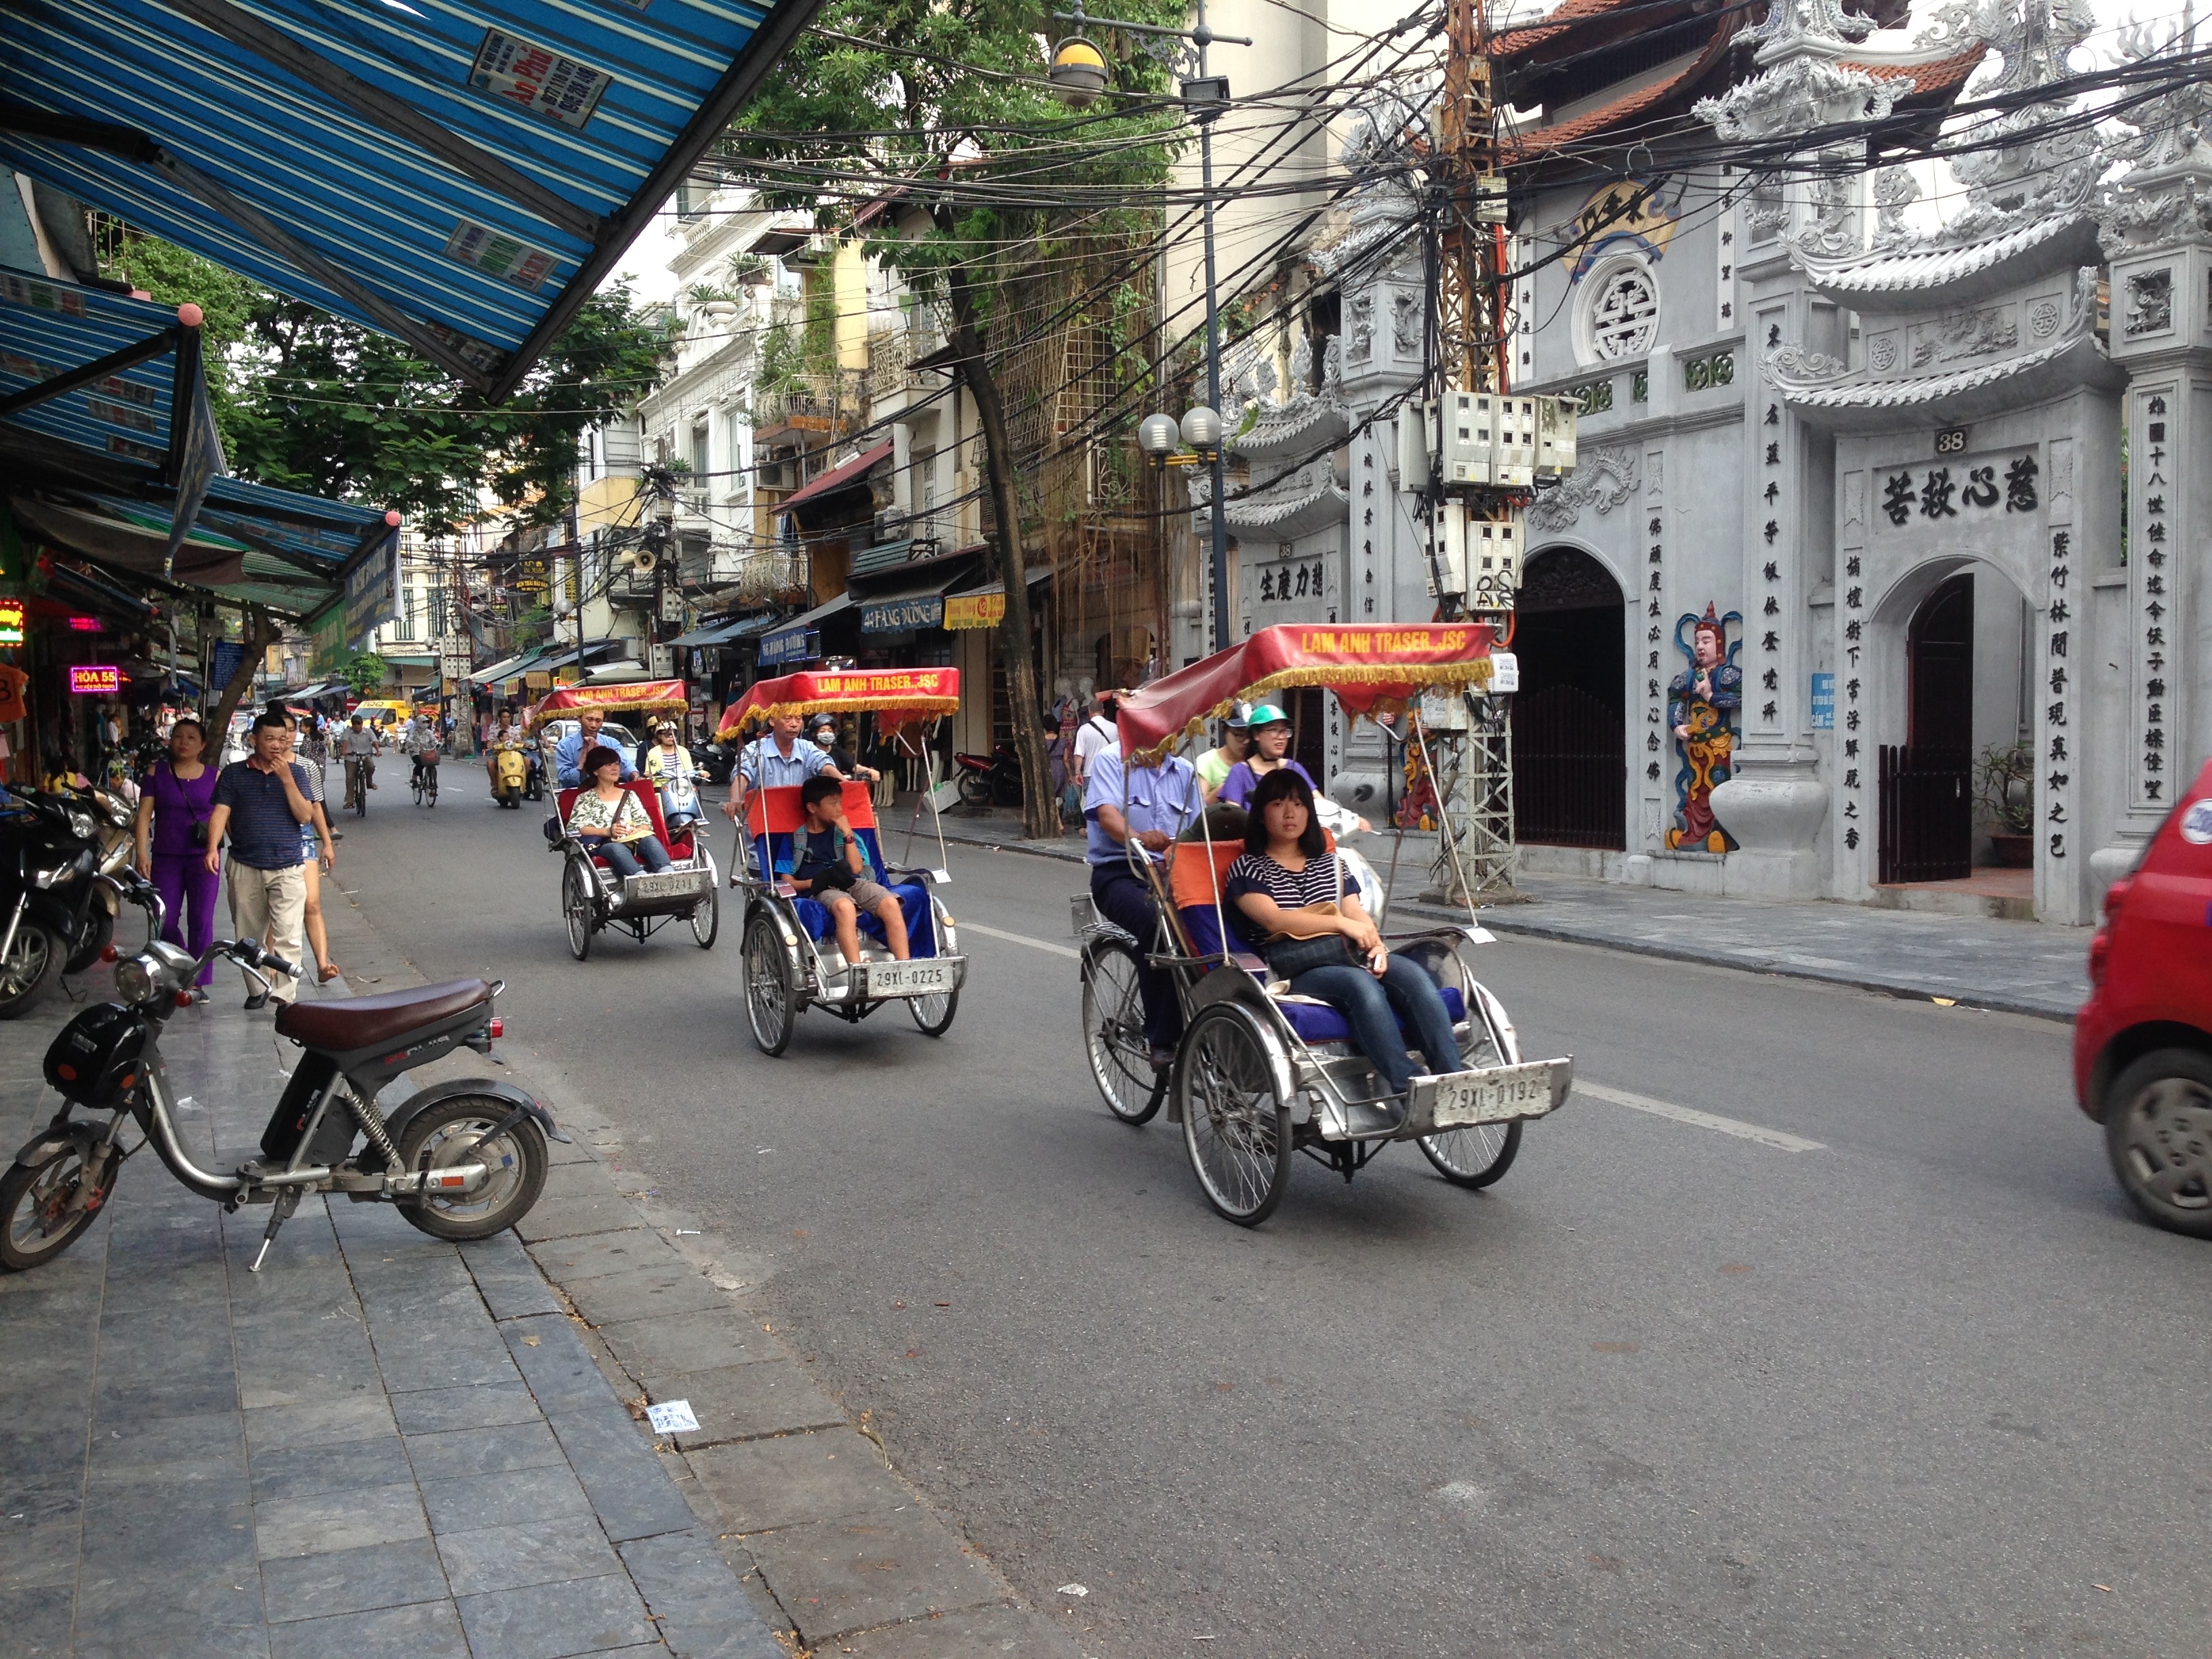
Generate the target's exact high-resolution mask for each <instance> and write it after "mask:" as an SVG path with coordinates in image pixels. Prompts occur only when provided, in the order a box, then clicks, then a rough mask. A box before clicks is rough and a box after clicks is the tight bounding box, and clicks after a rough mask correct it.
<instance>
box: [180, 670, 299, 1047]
mask: <svg viewBox="0 0 2212 1659" xmlns="http://www.w3.org/2000/svg"><path fill="white" fill-rule="evenodd" d="M252 742H253V746H252V752H250V753H249V754H248V755H247V756H246V758H245V759H244V760H242V761H234V762H232V763H231V764H229V765H228V766H226V767H224V768H223V769H222V772H221V774H220V775H217V777H216V781H215V810H214V811H212V812H211V813H210V814H209V817H208V848H207V855H206V858H205V860H204V863H205V866H206V868H207V869H208V870H209V871H210V872H216V871H218V870H220V871H222V872H223V875H224V878H225V880H226V883H227V884H228V887H229V889H230V920H231V926H232V927H234V929H236V931H237V933H238V937H239V938H240V939H262V940H264V941H265V942H266V943H267V945H268V946H269V948H270V949H271V950H273V951H276V954H277V955H278V956H280V957H283V958H284V959H285V960H286V961H288V962H292V963H297V962H298V961H299V959H300V929H301V923H302V921H303V918H304V915H305V912H306V909H307V876H306V874H305V873H304V872H302V871H301V867H300V866H301V863H302V862H304V860H302V859H301V854H300V843H301V833H300V832H301V826H302V825H304V824H307V823H313V821H314V817H315V809H314V805H313V803H312V802H310V801H309V800H308V799H307V769H306V768H305V767H303V766H298V765H295V764H294V763H291V762H290V761H288V760H286V759H285V758H284V752H285V748H286V745H287V744H289V742H290V732H289V722H288V721H287V720H285V718H284V717H283V715H282V714H263V715H261V716H260V717H259V718H258V719H257V720H255V721H254V722H253V731H252ZM226 832H228V834H229V836H230V837H231V844H230V856H229V857H228V859H225V858H224V857H223V856H222V838H223V836H224V834H225V833H226ZM266 977H267V979H268V980H269V989H268V990H267V991H265V992H264V991H262V990H259V989H258V988H256V985H255V981H253V980H252V978H251V977H248V978H247V980H246V1006H247V1007H248V1008H250V1009H251V1008H260V1007H263V1006H266V1005H267V1004H268V1002H269V1001H270V999H271V998H274V999H275V1000H276V1001H277V1002H278V1003H280V1004H289V1003H290V1002H291V1001H292V1000H294V999H295V998H296V997H297V996H298V995H299V994H300V987H299V983H298V981H296V980H295V979H294V978H293V977H292V976H291V975H289V974H279V973H273V972H272V973H270V974H268V975H266Z"/></svg>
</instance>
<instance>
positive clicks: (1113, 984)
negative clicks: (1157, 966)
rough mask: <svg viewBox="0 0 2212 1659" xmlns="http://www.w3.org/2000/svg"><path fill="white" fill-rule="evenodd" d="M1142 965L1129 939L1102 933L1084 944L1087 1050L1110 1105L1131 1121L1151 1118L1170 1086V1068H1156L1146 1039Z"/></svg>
mask: <svg viewBox="0 0 2212 1659" xmlns="http://www.w3.org/2000/svg"><path fill="white" fill-rule="evenodd" d="M1138 966H1139V963H1138V959H1137V952H1136V949H1135V947H1134V946H1133V945H1129V944H1128V943H1127V941H1126V940H1122V939H1093V940H1092V941H1091V943H1090V944H1088V945H1085V947H1084V951H1083V1051H1084V1053H1085V1055H1086V1056H1087V1057H1088V1058H1089V1060H1090V1061H1091V1080H1092V1081H1093V1082H1095V1083H1096V1084H1097V1085H1098V1092H1099V1094H1100V1095H1101V1096H1103V1097H1104V1098H1105V1102H1106V1109H1107V1110H1109V1111H1110V1112H1112V1113H1113V1114H1114V1115H1115V1117H1118V1118H1120V1119H1121V1121H1122V1122H1124V1123H1130V1124H1137V1123H1149V1122H1151V1121H1152V1115H1153V1114H1154V1113H1156V1112H1158V1110H1159V1109H1160V1102H1161V1101H1163V1100H1164V1099H1165V1098H1166V1097H1167V1092H1168V1079H1167V1073H1164V1072H1156V1071H1154V1070H1153V1069H1152V1045H1151V1044H1150V1043H1149V1042H1146V1040H1145V1003H1144V998H1143V996H1142V995H1141V994H1139V991H1138V988H1137V972H1138Z"/></svg>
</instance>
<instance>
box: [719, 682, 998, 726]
mask: <svg viewBox="0 0 2212 1659" xmlns="http://www.w3.org/2000/svg"><path fill="white" fill-rule="evenodd" d="M959 707H960V671H959V670H958V669H957V668H824V669H818V670H816V671H814V672H812V673H806V674H786V675H784V676H783V677H782V678H781V679H773V680H759V681H756V682H755V683H754V684H753V685H752V686H751V687H750V688H749V689H748V690H746V692H745V695H744V696H743V697H742V698H740V699H739V700H738V702H735V703H732V705H731V706H730V707H729V708H726V709H725V710H724V711H723V713H722V724H721V727H720V730H718V731H717V732H715V733H714V735H715V736H716V737H718V738H732V737H735V736H737V735H738V733H740V732H743V731H744V730H745V728H746V727H747V726H761V725H764V724H766V723H767V722H768V721H769V720H771V719H773V718H774V717H775V716H776V715H779V714H874V715H875V716H876V717H877V718H878V721H879V722H880V724H882V725H883V726H886V727H892V726H908V725H911V724H913V723H914V722H915V721H916V720H933V719H935V718H936V717H937V716H938V715H939V714H952V713H954V712H955V711H956V710H957V709H958V708H959Z"/></svg>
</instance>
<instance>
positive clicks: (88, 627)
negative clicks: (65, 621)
mask: <svg viewBox="0 0 2212 1659" xmlns="http://www.w3.org/2000/svg"><path fill="white" fill-rule="evenodd" d="M69 625H70V633H72V634H104V633H106V631H107V624H106V623H103V622H102V621H100V618H99V617H70V619H69Z"/></svg>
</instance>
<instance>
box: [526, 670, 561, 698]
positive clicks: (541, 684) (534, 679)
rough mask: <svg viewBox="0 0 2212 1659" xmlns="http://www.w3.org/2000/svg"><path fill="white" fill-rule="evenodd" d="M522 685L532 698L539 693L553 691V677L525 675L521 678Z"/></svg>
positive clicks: (547, 675)
mask: <svg viewBox="0 0 2212 1659" xmlns="http://www.w3.org/2000/svg"><path fill="white" fill-rule="evenodd" d="M522 684H523V685H524V687H525V689H526V690H529V691H530V692H531V693H532V695H533V696H534V695H535V694H537V693H538V692H541V691H550V690H552V689H553V677H552V676H551V675H550V674H543V673H540V674H525V675H524V676H523V677H522Z"/></svg>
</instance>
